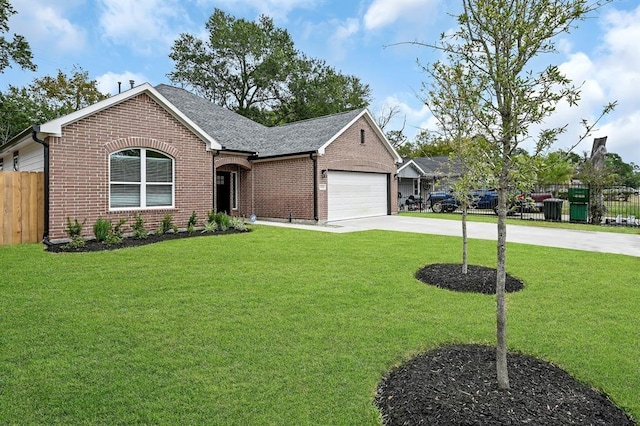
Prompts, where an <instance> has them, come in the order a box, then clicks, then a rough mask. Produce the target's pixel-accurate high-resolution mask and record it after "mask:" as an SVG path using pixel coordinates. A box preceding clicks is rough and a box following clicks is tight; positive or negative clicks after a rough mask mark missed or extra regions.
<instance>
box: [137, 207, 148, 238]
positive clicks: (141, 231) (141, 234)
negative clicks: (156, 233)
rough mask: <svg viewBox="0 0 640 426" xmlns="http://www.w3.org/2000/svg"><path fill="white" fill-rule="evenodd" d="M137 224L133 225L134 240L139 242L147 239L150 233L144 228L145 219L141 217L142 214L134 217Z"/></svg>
mask: <svg viewBox="0 0 640 426" xmlns="http://www.w3.org/2000/svg"><path fill="white" fill-rule="evenodd" d="M134 220H135V222H134V223H133V238H136V239H138V240H144V239H145V238H147V235H148V232H147V230H146V229H145V228H144V219H143V218H142V216H141V215H140V213H138V214H136V215H135V216H134Z"/></svg>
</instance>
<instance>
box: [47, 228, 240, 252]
mask: <svg viewBox="0 0 640 426" xmlns="http://www.w3.org/2000/svg"><path fill="white" fill-rule="evenodd" d="M244 232H249V231H238V230H235V229H229V230H227V231H215V232H207V233H202V232H200V231H195V232H176V233H174V232H168V233H166V234H149V235H148V236H147V238H145V239H137V238H131V237H128V238H125V239H124V240H123V241H122V244H105V243H103V242H98V241H96V240H89V241H87V242H86V245H85V246H84V247H75V248H69V247H65V244H66V243H58V244H52V243H49V244H46V245H45V248H46V250H47V251H50V252H54V253H60V252H65V253H81V252H90V251H103V250H115V249H121V248H126V247H137V246H143V245H147V244H154V243H158V242H161V241H167V240H177V239H181V238H195V237H204V236H217V235H229V234H239V233H244Z"/></svg>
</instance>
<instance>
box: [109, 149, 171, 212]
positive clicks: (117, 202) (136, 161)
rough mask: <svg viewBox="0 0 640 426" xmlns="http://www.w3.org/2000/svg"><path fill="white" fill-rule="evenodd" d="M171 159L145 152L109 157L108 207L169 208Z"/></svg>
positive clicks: (133, 151)
mask: <svg viewBox="0 0 640 426" xmlns="http://www.w3.org/2000/svg"><path fill="white" fill-rule="evenodd" d="M173 175H174V172H173V159H172V158H171V157H168V156H166V155H164V154H162V153H160V152H157V151H152V150H150V149H146V148H133V149H124V150H122V151H118V152H114V153H113V154H111V155H110V156H109V207H110V208H112V209H130V208H154V207H173V187H174V177H173Z"/></svg>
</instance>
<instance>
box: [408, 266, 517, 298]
mask: <svg viewBox="0 0 640 426" xmlns="http://www.w3.org/2000/svg"><path fill="white" fill-rule="evenodd" d="M496 274H497V272H496V269H495V268H487V267H486V266H477V265H469V266H468V267H467V273H466V274H463V273H462V265H460V264H452V263H434V264H432V265H427V266H424V267H422V268H420V269H419V270H418V272H416V278H417V279H418V280H420V281H422V282H423V283H425V284H430V285H434V286H436V287H438V288H445V289H447V290H453V291H461V292H473V293H483V294H496ZM523 288H524V283H523V282H522V281H521V280H519V279H517V278H515V277H512V276H511V275H509V274H507V278H506V282H505V291H506V292H507V293H512V292H515V291H519V290H522V289H523Z"/></svg>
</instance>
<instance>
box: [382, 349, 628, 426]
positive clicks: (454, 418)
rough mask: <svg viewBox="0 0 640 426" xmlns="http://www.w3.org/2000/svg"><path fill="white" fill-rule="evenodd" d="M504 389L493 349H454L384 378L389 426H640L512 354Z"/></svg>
mask: <svg viewBox="0 0 640 426" xmlns="http://www.w3.org/2000/svg"><path fill="white" fill-rule="evenodd" d="M507 363H508V366H509V367H508V368H509V382H510V387H511V389H510V390H499V389H498V386H497V382H496V377H495V374H496V373H495V371H496V367H495V348H492V347H488V346H482V345H453V346H446V347H442V348H438V349H435V350H433V351H430V352H428V353H426V354H423V355H420V356H418V357H416V358H414V359H412V360H410V361H409V362H407V363H406V364H404V365H402V366H401V367H399V368H397V369H396V370H394V371H392V372H391V373H390V374H389V375H388V376H387V377H385V378H384V379H383V381H382V382H381V384H380V385H379V387H378V391H377V394H376V404H377V406H378V408H379V409H380V410H381V412H382V417H383V421H384V424H385V425H483V426H491V425H519V424H529V425H611V426H614V425H615V426H626V425H629V426H633V425H634V424H635V423H634V422H633V421H632V420H631V419H630V418H629V417H628V416H627V415H626V414H625V413H624V412H622V411H621V410H620V409H619V408H617V407H615V406H614V405H613V403H612V402H611V401H610V400H609V399H608V398H607V397H606V396H605V395H603V394H602V393H600V392H598V391H596V390H594V389H591V388H590V387H588V386H586V385H584V384H581V383H579V382H577V381H576V380H574V379H573V378H572V377H571V376H569V374H567V373H566V372H564V371H562V370H561V369H560V368H558V367H556V366H554V365H552V364H549V363H547V362H544V361H541V360H538V359H536V358H533V357H530V356H526V355H521V354H516V353H509V354H508V355H507Z"/></svg>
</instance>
